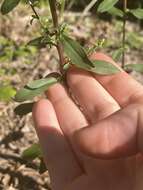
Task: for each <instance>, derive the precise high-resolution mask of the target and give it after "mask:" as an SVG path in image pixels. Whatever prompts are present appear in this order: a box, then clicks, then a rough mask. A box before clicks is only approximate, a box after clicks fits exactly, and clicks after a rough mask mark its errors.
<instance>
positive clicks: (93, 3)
mask: <svg viewBox="0 0 143 190" xmlns="http://www.w3.org/2000/svg"><path fill="white" fill-rule="evenodd" d="M97 1H98V0H92V1H91V2H90V3H89V4H88V5H87V6H86V8H85V9H84V11H83V13H82V17H83V16H85V15H86V14H87V13H88V12H89V11H90V10H91V9H92V7H93V6H94V5H95V3H96V2H97Z"/></svg>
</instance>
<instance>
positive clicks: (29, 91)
mask: <svg viewBox="0 0 143 190" xmlns="http://www.w3.org/2000/svg"><path fill="white" fill-rule="evenodd" d="M43 81H44V79H41V80H36V81H34V82H31V83H29V84H27V85H26V86H25V87H24V88H22V89H21V90H19V91H18V92H17V94H16V95H15V98H14V99H15V101H16V102H24V101H27V100H31V99H32V98H34V97H35V96H38V95H40V94H41V93H43V92H44V91H46V90H47V89H48V88H49V87H50V86H52V85H53V84H56V83H57V82H58V81H59V79H57V78H54V77H49V78H46V79H45V81H44V82H43ZM36 87H37V88H36Z"/></svg>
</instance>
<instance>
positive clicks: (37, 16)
mask: <svg viewBox="0 0 143 190" xmlns="http://www.w3.org/2000/svg"><path fill="white" fill-rule="evenodd" d="M29 5H30V7H31V9H32V11H33V12H34V14H35V16H36V18H37V19H38V20H40V17H39V15H38V14H37V12H36V10H35V8H34V6H33V3H32V2H31V1H30V0H29Z"/></svg>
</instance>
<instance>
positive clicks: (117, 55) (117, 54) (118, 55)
mask: <svg viewBox="0 0 143 190" xmlns="http://www.w3.org/2000/svg"><path fill="white" fill-rule="evenodd" d="M125 50H126V49H124V48H119V49H117V50H116V51H114V52H113V54H112V58H113V60H114V61H119V59H120V58H121V56H122V54H123V52H124V51H125Z"/></svg>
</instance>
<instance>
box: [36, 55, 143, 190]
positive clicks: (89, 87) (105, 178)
mask: <svg viewBox="0 0 143 190" xmlns="http://www.w3.org/2000/svg"><path fill="white" fill-rule="evenodd" d="M91 59H99V60H106V61H108V62H110V63H111V64H114V65H116V64H115V63H114V62H113V60H112V59H111V58H109V57H108V56H106V55H104V54H102V53H96V54H93V55H92V56H91ZM116 66H117V65H116ZM67 81H68V84H69V87H70V89H71V91H72V93H73V94H74V96H75V97H76V100H77V101H78V103H79V104H80V106H81V107H82V112H81V110H80V109H79V108H78V106H77V105H76V104H75V103H74V102H73V101H72V100H71V98H70V97H69V95H68V94H67V92H66V89H65V88H64V87H63V86H62V85H61V84H56V85H54V86H52V87H51V88H50V89H49V90H48V92H47V93H46V94H47V97H48V99H44V100H40V101H39V102H37V103H36V104H35V106H34V108H33V118H34V122H35V126H36V130H37V134H38V136H39V139H40V143H41V147H42V149H43V153H44V158H45V162H46V164H47V167H48V171H49V173H50V176H51V183H52V187H53V190H113V189H114V190H142V189H143V180H142V179H143V156H142V154H141V153H142V152H143V117H142V116H143V96H142V94H143V87H142V85H140V84H139V83H138V82H136V81H135V80H134V79H132V78H131V77H130V76H129V75H128V74H127V73H125V72H124V71H121V72H120V73H118V74H116V75H112V76H99V75H95V74H94V75H93V74H91V73H88V72H86V71H82V70H79V69H75V68H72V69H70V71H68V74H67Z"/></svg>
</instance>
